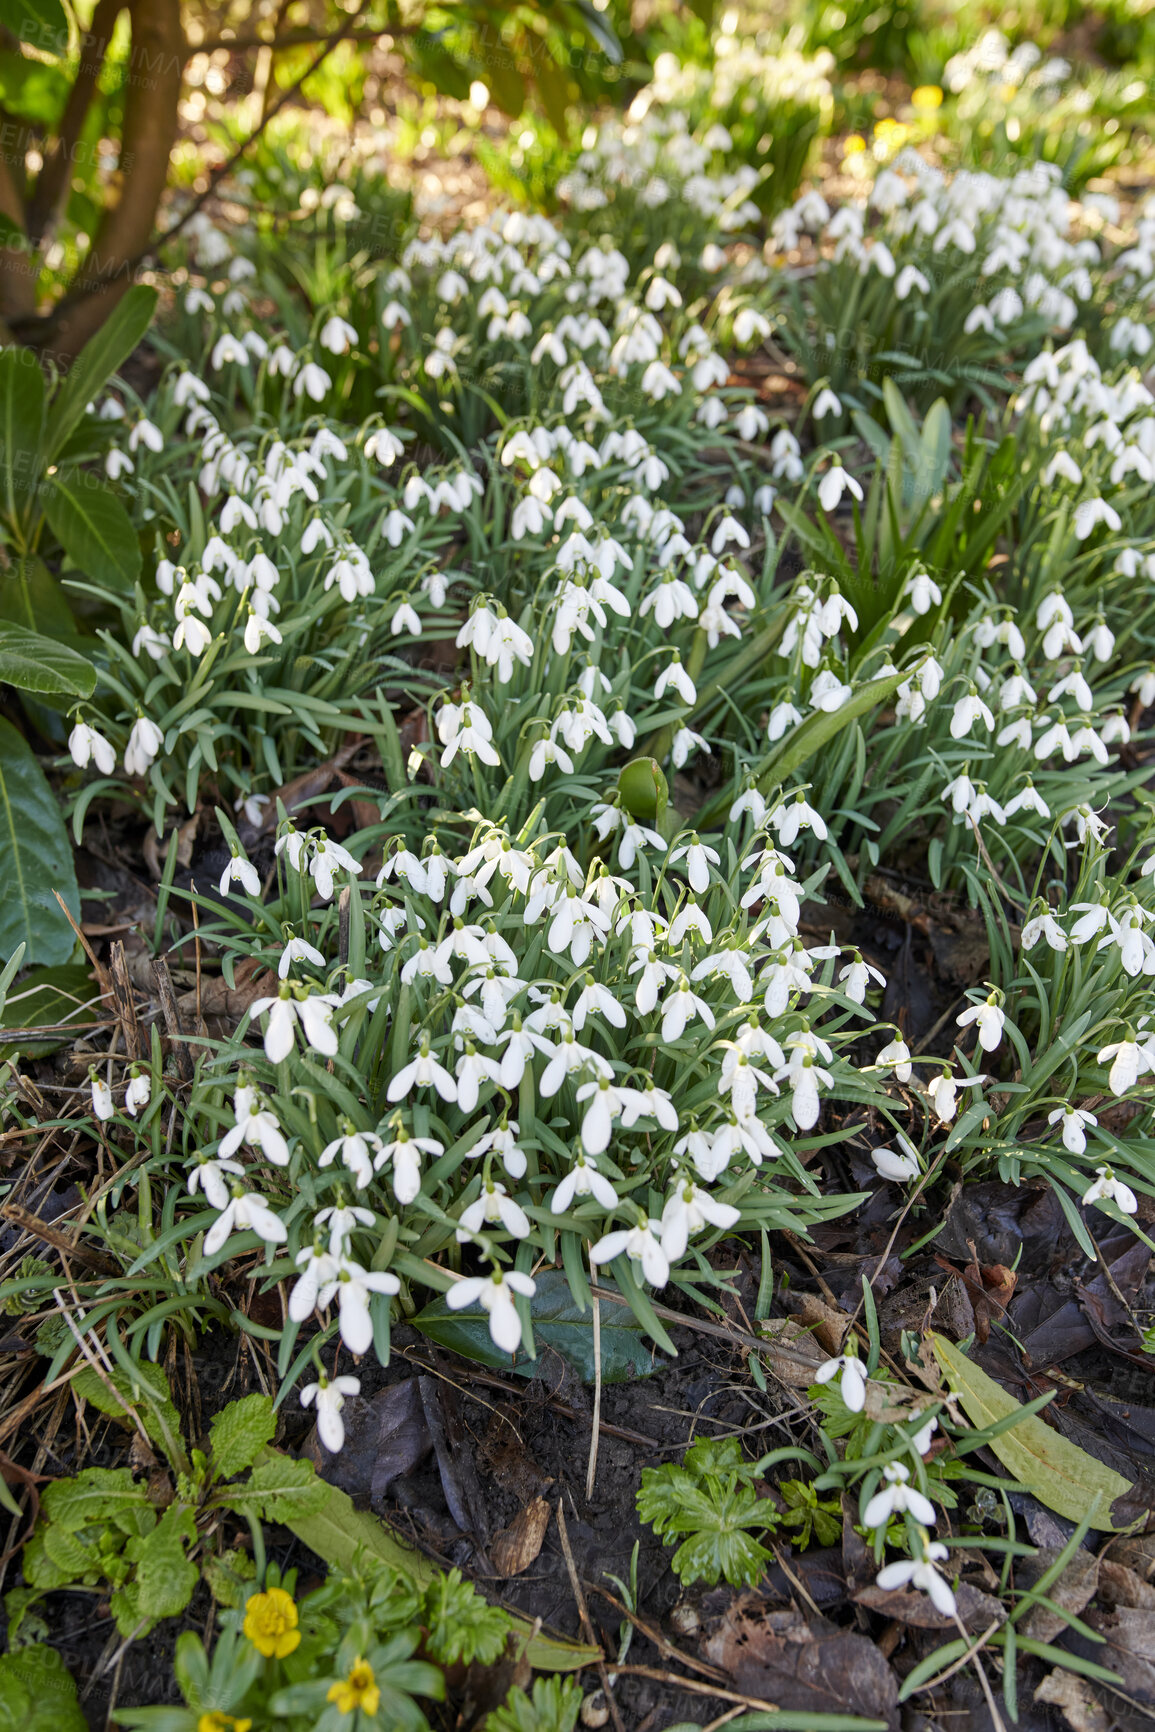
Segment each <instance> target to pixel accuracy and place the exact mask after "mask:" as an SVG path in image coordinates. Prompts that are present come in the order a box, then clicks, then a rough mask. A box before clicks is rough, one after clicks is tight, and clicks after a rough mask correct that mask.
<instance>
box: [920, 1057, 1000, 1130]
mask: <svg viewBox="0 0 1155 1732" xmlns="http://www.w3.org/2000/svg"><path fill="white" fill-rule="evenodd" d="M986 1080H987V1079H986V1077H985V1075H983V1074H981V1073H980V1074H979V1075H978V1076H966V1077H956V1076H953V1075H952V1074H951V1072H950V1071H948V1070H944V1071H942V1072H941V1074H940V1075H939V1076H936V1077H934V1078H932V1080H931V1081H930V1082H929V1083H928V1084H927V1086H926V1092H927V1094H928V1096H929V1097H930V1103H931V1106H932V1107H933V1108H934V1111H935V1116H936V1117H937V1118H938V1120H939V1123H940V1124H944V1125H949V1124H950V1122H951V1120H952V1119H953V1118H954V1116H955V1113H956V1112H957V1111H958V1100H957V1096H958V1091H959V1089H966V1088H979V1087H981V1086H982V1084H983V1083H984V1082H986Z"/></svg>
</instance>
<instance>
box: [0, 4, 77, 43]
mask: <svg viewBox="0 0 1155 1732" xmlns="http://www.w3.org/2000/svg"><path fill="white" fill-rule="evenodd" d="M0 24H3V25H4V26H5V27H6V28H7V29H8V30H11V32H12V34H13V36H15V37H16V39H17V41H18V42H29V43H31V44H32V45H33V47H35V48H42V49H44V51H45V53H46V54H63V53H65V51H66V50H67V48H68V19H67V18H66V16H65V13H64V7H63V6H62V5H61V3H60V0H0Z"/></svg>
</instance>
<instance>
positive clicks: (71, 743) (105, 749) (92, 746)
mask: <svg viewBox="0 0 1155 1732" xmlns="http://www.w3.org/2000/svg"><path fill="white" fill-rule="evenodd" d="M68 750H69V752H70V753H71V755H72V762H73V763H74V764H75V765H76V767H77V769H80V770H85V769H87V768H88V765H89V763H90V762H91V763H94V764H95V765H96V768H97V769H98V770H99V771H100V773H101V775H102V776H111V775H112V773H113V771H114V770H115V769H116V751H115V749H114V747H113V746H112V744H111V742H110V741H108V740H106V739H105V737H104V735H103V734H98V733H97V731H96V729H95V728H92V727H89V725H88V723H87V722H77V723H76V726H75V727H74V728H73V730H72V732H71V733H70V734H69V736H68Z"/></svg>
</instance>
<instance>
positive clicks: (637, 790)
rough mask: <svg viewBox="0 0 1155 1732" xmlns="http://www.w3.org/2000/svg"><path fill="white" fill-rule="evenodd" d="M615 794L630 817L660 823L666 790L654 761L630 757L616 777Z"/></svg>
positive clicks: (667, 785) (666, 794) (660, 771)
mask: <svg viewBox="0 0 1155 1732" xmlns="http://www.w3.org/2000/svg"><path fill="white" fill-rule="evenodd" d="M618 792H619V794H620V795H621V797H622V805H623V806H624V807H625V809H626V811H627V812H628V813H629V814H630V816H631V817H632V818H642V819H645V820H647V821H649V822H653V823H656V824H660V823H661V822H662V818H663V817H664V816H665V811H666V805H667V802H668V801H669V798H670V789H669V784H668V783H667V781H666V778H665V775H664V773H663V771H662V766H661V765H660V764H659V763H658V760H657V759H656V758H631V759H630V762H629V763H628V764H626V766H625V767H624V769H623V770H622V773H621V775H620V776H619V777H618Z"/></svg>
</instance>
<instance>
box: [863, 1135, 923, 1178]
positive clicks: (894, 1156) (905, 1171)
mask: <svg viewBox="0 0 1155 1732" xmlns="http://www.w3.org/2000/svg"><path fill="white" fill-rule="evenodd" d="M898 1141H899V1143H900V1144H901V1149H900V1150H899V1151H898V1152H897V1153H896V1152H895V1150H894V1149H887V1148H880V1149H871V1151H870V1158H871V1160H872V1161H873V1162H874V1164H875V1166H876V1167H877V1168H878V1171H879V1173H880V1174H881V1175H882V1177H883V1178H884V1179H891V1180H893V1182H894V1183H895V1184H898V1185H901V1184H905V1183H906V1181H907V1180H908V1179H917V1178H918V1174H919V1166H918V1156H917V1154H916V1153H915V1151H914V1148H913V1146H912V1144H911V1143H909V1142H908V1141H907V1139H906V1137H904V1136H903V1134H902V1132H901V1131H899V1133H898Z"/></svg>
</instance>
